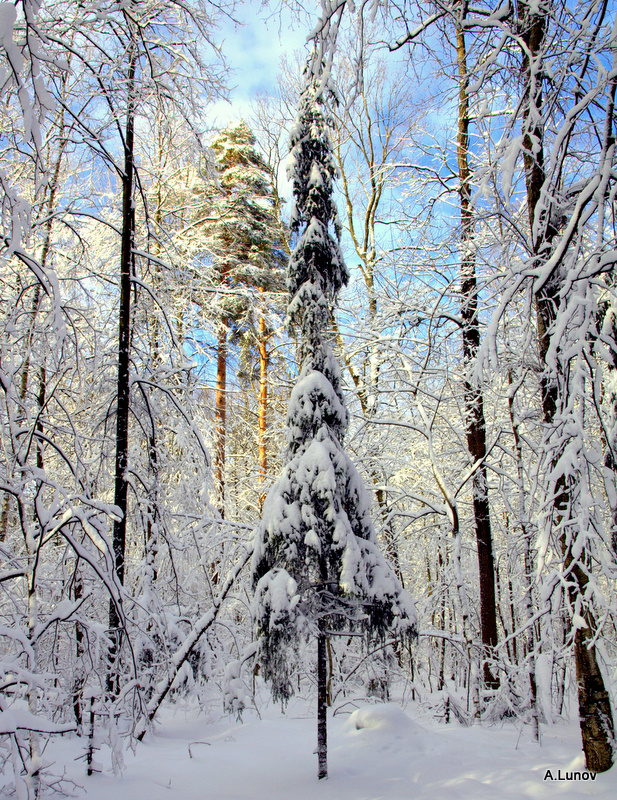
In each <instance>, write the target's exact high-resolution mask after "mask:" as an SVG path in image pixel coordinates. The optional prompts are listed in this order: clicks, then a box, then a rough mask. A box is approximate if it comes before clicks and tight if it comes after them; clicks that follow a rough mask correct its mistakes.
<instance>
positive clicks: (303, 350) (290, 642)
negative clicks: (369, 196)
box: [252, 77, 416, 700]
mask: <svg viewBox="0 0 617 800" xmlns="http://www.w3.org/2000/svg"><path fill="white" fill-rule="evenodd" d="M328 127H329V121H328V119H327V118H326V116H325V114H324V98H323V93H322V92H321V91H320V89H319V80H318V79H317V78H315V77H312V78H311V79H310V80H309V82H308V85H307V87H306V88H305V90H304V91H303V93H302V95H301V98H300V104H299V111H298V115H297V118H296V121H295V123H294V125H293V127H292V130H291V135H290V144H291V155H290V159H289V164H288V172H289V177H290V178H291V179H292V180H293V187H294V189H293V191H294V196H295V209H294V212H293V217H292V225H293V227H294V229H295V230H296V231H298V232H299V233H300V236H299V239H298V242H297V245H296V247H295V249H294V251H293V253H292V255H291V258H290V261H289V271H288V278H287V284H288V290H289V296H290V300H289V306H288V322H289V323H290V325H291V326H292V327H293V329H294V331H295V333H296V337H297V340H298V345H299V351H300V358H301V369H300V375H299V379H298V382H297V384H296V386H295V388H294V390H293V392H292V394H291V398H290V402H289V409H288V414H287V431H288V434H287V436H288V444H287V450H286V455H285V460H286V464H285V466H284V468H283V470H282V473H281V475H280V477H279V479H278V480H277V481H276V483H275V484H274V486H273V487H272V489H271V491H270V493H269V495H268V498H267V500H266V503H265V506H264V513H263V520H262V523H261V526H260V528H259V530H258V533H257V537H256V542H255V551H254V555H253V561H252V581H253V588H254V591H255V598H254V617H255V624H256V629H257V635H258V639H259V650H258V659H259V662H260V665H261V668H262V674H263V675H264V677H265V678H266V680H268V681H269V682H270V683H271V686H272V692H273V695H274V697H275V698H278V699H282V700H286V699H288V698H289V697H290V695H291V694H292V692H293V689H292V683H291V680H290V679H291V677H292V675H293V673H294V670H295V669H296V665H297V652H298V644H299V642H300V641H301V640H303V639H307V638H309V637H312V636H319V634H320V633H327V632H329V631H340V630H362V631H365V632H366V633H367V634H368V636H369V637H370V638H377V639H383V637H384V635H385V633H386V631H387V630H390V631H391V632H392V633H393V634H395V635H397V636H401V637H406V638H408V639H409V638H412V637H413V636H415V634H416V615H415V611H414V607H413V604H412V602H411V600H410V598H409V596H408V595H407V593H406V592H405V591H404V590H403V589H402V587H401V584H400V582H399V580H398V579H397V578H396V576H395V574H394V571H393V570H392V569H391V568H390V566H389V565H388V564H387V562H386V561H385V559H384V557H383V555H382V554H381V552H380V550H379V547H378V545H377V540H376V536H375V532H374V529H373V525H372V522H371V517H370V499H369V497H368V495H367V493H366V491H365V488H364V485H363V482H362V479H361V477H360V475H359V474H358V472H357V470H356V469H355V467H354V465H353V464H352V462H351V460H350V459H349V457H348V456H347V454H346V453H345V450H344V449H343V438H344V435H345V431H346V428H347V421H348V415H347V410H346V408H345V403H344V400H343V397H342V393H341V387H340V373H339V368H338V364H337V361H336V359H335V357H334V355H333V352H332V348H331V345H330V340H331V338H332V332H331V325H330V320H331V306H332V305H333V304H334V303H335V301H336V296H337V293H338V291H339V289H340V288H341V287H342V286H343V285H345V284H346V283H347V280H348V273H347V268H346V266H345V263H344V260H343V257H342V254H341V251H340V249H339V243H338V239H339V235H340V225H339V221H338V217H337V212H336V208H335V205H334V202H333V199H332V182H333V179H334V178H335V177H336V172H337V170H336V167H335V163H334V160H333V155H332V150H331V145H330V139H329V135H328Z"/></svg>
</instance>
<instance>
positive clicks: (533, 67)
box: [519, 2, 614, 772]
mask: <svg viewBox="0 0 617 800" xmlns="http://www.w3.org/2000/svg"><path fill="white" fill-rule="evenodd" d="M519 23H520V24H521V29H522V30H521V34H522V39H523V41H524V43H525V45H526V50H523V74H524V76H525V97H524V99H525V103H524V109H525V110H524V115H523V129H524V136H523V151H524V165H525V179H526V188H527V209H528V216H529V224H530V230H531V244H532V255H533V256H534V258H535V260H536V264H537V265H541V264H542V263H543V261H544V260H545V259H546V258H547V257H548V255H549V254H550V251H551V247H552V245H553V241H554V239H555V237H556V236H557V234H558V231H557V230H556V229H555V227H554V226H553V224H552V222H551V219H550V213H549V209H542V206H541V204H540V198H541V194H542V188H543V186H544V182H545V178H546V175H545V170H544V150H543V143H544V135H543V133H544V132H543V129H542V124H541V121H540V120H541V110H542V84H541V79H538V76H539V75H540V74H541V73H540V70H539V69H538V61H539V59H541V49H542V45H543V41H544V37H545V32H546V16H545V15H544V14H539V13H535V12H534V11H532V9H531V7H530V6H529V5H528V3H527V2H524V3H523V2H521V3H520V4H519ZM534 62H535V63H534ZM560 290H561V285H560V278H559V275H558V274H553V275H552V276H551V278H550V279H549V280H547V281H546V282H545V283H544V285H543V287H542V288H541V290H540V291H539V292H537V293H536V296H535V300H536V309H537V331H538V351H539V357H540V365H541V368H542V370H543V372H542V375H541V380H540V386H541V395H542V411H543V418H544V422H545V424H546V426H547V428H548V429H550V427H551V426H552V424H553V422H554V419H555V416H556V414H557V411H558V409H559V407H560V403H561V401H562V400H563V398H562V396H561V393H562V392H563V391H564V390H562V389H561V388H560V384H559V382H558V377H559V376H558V375H556V374H555V372H554V371H549V368H548V365H547V353H548V350H549V347H550V344H551V336H552V329H553V326H554V323H555V321H556V319H557V309H558V303H559V300H560ZM555 460H556V459H555ZM572 488H573V487H572V486H571V485H570V483H569V482H568V481H567V480H566V478H565V476H563V475H562V476H561V477H560V478H559V479H558V481H557V485H556V486H555V492H554V495H555V498H554V501H553V523H552V524H553V526H554V527H555V528H557V529H561V534H560V540H561V548H562V553H563V565H564V571H565V572H566V573H567V574H568V575H569V578H570V580H569V583H568V596H569V601H570V604H571V606H572V607H573V608H576V607H577V605H578V603H579V602H580V601H581V600H582V599H583V598H584V596H585V589H586V586H587V583H588V577H587V574H586V573H585V571H584V570H583V568H582V566H581V560H584V559H585V558H586V553H585V552H583V553H581V554H580V555H577V557H576V558H575V557H574V555H573V553H572V549H573V544H574V543H573V542H568V541H567V538H566V533H565V527H564V523H565V522H566V520H567V519H568V517H569V514H570V496H571V493H572ZM583 602H584V601H583ZM582 616H583V619H584V623H585V627H580V626H578V625H577V627H576V629H575V631H574V637H573V638H574V658H575V664H576V679H577V686H578V704H579V717H580V726H581V736H582V741H583V751H584V753H585V759H586V763H587V768H588V769H589V770H593V771H595V772H604V771H606V770H608V769H610V768H611V766H612V765H613V759H614V753H613V744H612V742H613V737H614V734H613V731H614V725H613V717H612V711H611V705H610V699H609V696H608V693H607V691H606V687H605V684H604V679H603V677H602V672H601V669H600V665H599V663H598V660H597V654H596V647H595V641H594V636H595V631H596V623H595V619H594V615H593V612H592V610H591V608H589V607H588V606H587V607H586V608H584V610H583V613H582Z"/></svg>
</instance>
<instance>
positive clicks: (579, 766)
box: [0, 701, 617, 800]
mask: <svg viewBox="0 0 617 800" xmlns="http://www.w3.org/2000/svg"><path fill="white" fill-rule="evenodd" d="M357 725H359V726H360V728H359V729H358V727H357ZM85 744H86V742H85V740H84V739H78V738H76V737H75V738H70V737H57V738H55V740H54V741H53V742H52V743H50V745H49V747H48V748H47V750H46V752H45V759H46V760H47V761H50V760H51V761H53V762H54V766H53V767H51V772H53V773H56V774H61V773H62V772H63V771H65V778H66V779H69V780H70V781H74V782H75V786H73V785H70V784H64V785H65V787H67V791H69V792H70V793H71V794H72V795H73V796H76V797H80V798H87V800H112V798H113V800H172V798H173V800H175V799H176V798H178V800H289V798H293V799H294V800H317V799H319V800H424V799H425V798H427V799H428V798H430V799H431V800H450V798H453V799H454V798H456V800H483V798H489V799H490V800H496V798H506V799H508V800H509V799H510V798H512V799H513V800H514V798H517V799H518V798H520V799H521V800H522V799H523V798H534V799H536V798H562V797H566V798H568V800H577V798H587V797H594V798H601V799H602V800H609V799H610V800H614V798H615V797H617V767H613V769H611V770H610V771H609V772H608V773H604V774H603V775H598V776H597V777H596V779H595V780H593V781H592V780H586V781H583V780H563V779H562V780H559V778H560V776H561V778H564V777H565V776H566V772H568V773H570V772H572V771H578V772H584V762H583V755H582V752H581V751H580V733H579V730H578V727H577V725H576V723H575V722H570V723H561V724H559V725H552V726H546V725H545V726H543V734H542V746H538V745H537V744H536V743H535V742H534V741H533V740H532V737H531V728H530V727H529V726H521V724H520V723H519V722H513V721H507V722H503V723H499V724H496V725H491V726H486V725H475V726H473V727H470V728H465V727H462V726H460V725H459V723H458V722H452V723H450V724H448V725H446V724H443V723H440V722H438V721H436V720H434V719H433V718H432V717H430V716H428V715H427V714H426V712H424V711H423V710H422V709H421V708H420V707H419V706H417V705H414V704H413V703H412V704H409V705H408V706H407V707H406V709H405V711H402V710H401V709H400V708H399V707H398V706H396V705H394V704H387V705H373V706H364V707H362V708H361V709H360V710H359V711H357V712H356V714H355V716H350V715H349V714H347V715H343V714H337V715H336V716H334V717H333V718H331V719H330V720H329V773H330V774H329V779H328V780H327V781H322V782H318V781H317V779H316V769H317V764H316V756H315V755H314V754H313V751H314V747H315V719H314V716H313V714H312V710H311V708H310V707H309V706H308V705H307V704H306V703H304V702H302V701H296V702H292V704H290V707H289V708H288V710H287V713H286V714H285V715H282V714H281V713H280V710H279V709H278V708H276V707H272V706H270V707H268V708H266V709H265V711H264V709H262V711H261V719H260V718H259V717H258V715H257V714H256V713H255V712H254V711H252V712H250V711H249V712H245V715H244V721H243V722H237V721H236V720H235V719H233V718H231V717H221V716H220V715H216V716H213V715H207V714H205V713H203V712H200V711H199V710H197V709H196V708H191V707H189V706H186V705H182V704H178V705H168V706H167V707H166V708H164V709H163V710H162V714H161V716H160V718H159V724H158V725H157V726H156V730H155V731H154V732H153V733H151V734H149V735H148V736H147V738H146V739H145V741H144V742H143V743H142V744H140V745H138V746H137V748H136V750H135V752H133V751H130V750H129V751H128V752H126V753H125V754H124V768H123V770H122V773H121V774H120V775H114V774H113V772H112V770H111V756H110V750H109V748H107V747H105V746H102V747H101V749H100V750H99V751H98V753H97V754H96V757H97V761H99V762H100V764H101V766H102V772H101V773H100V774H96V775H93V776H92V777H87V776H86V775H85V764H84V760H83V753H84V746H85ZM80 756H81V758H80ZM547 770H550V771H551V773H552V776H553V778H554V780H552V781H551V780H550V779H546V780H545V779H544V778H545V775H546V773H547ZM560 770H561V773H560V772H559V771H560ZM0 780H1V779H0ZM1 794H2V788H1V786H0V795H1ZM56 796H57V795H56Z"/></svg>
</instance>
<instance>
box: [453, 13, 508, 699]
mask: <svg viewBox="0 0 617 800" xmlns="http://www.w3.org/2000/svg"><path fill="white" fill-rule="evenodd" d="M465 12H466V3H463V5H462V17H461V21H460V23H459V24H457V28H456V49H457V61H458V75H459V105H458V131H457V147H456V150H457V160H458V171H459V200H460V210H461V251H462V255H461V319H462V335H463V359H464V365H465V370H466V373H467V374H466V377H465V384H464V391H465V428H466V433H467V447H468V450H469V455H470V456H471V462H472V464H479V466H478V468H477V469H476V471H475V473H474V475H473V483H472V494H473V512H474V520H475V528H476V543H477V548H478V574H479V581H480V629H481V635H482V645H483V647H484V650H485V652H484V670H483V677H484V684H485V686H486V687H487V688H490V689H496V688H498V686H499V678H498V676H497V673H496V672H495V670H494V669H492V668H491V666H490V661H491V659H492V658H493V653H494V648H495V647H496V645H497V608H496V602H495V561H494V557H493V537H492V532H491V519H490V507H489V499H488V488H487V474H486V463H485V459H486V423H485V419H484V400H483V396H482V390H481V389H480V387H479V386H478V381H477V379H475V378H473V377H472V371H473V368H474V366H475V361H476V357H477V354H478V349H479V347H480V326H479V321H478V285H477V279H476V264H475V254H474V219H473V209H472V206H471V174H470V170H469V157H468V153H469V151H468V148H469V97H468V83H469V76H468V73H467V50H466V44H465V35H464V33H463V29H462V18H463V17H464V14H465Z"/></svg>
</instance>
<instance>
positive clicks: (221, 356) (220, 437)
mask: <svg viewBox="0 0 617 800" xmlns="http://www.w3.org/2000/svg"><path fill="white" fill-rule="evenodd" d="M227 323H228V320H227V318H225V319H222V320H221V323H220V327H219V332H218V347H217V359H216V395H215V399H214V484H215V491H216V507H217V508H218V511H219V514H220V516H221V519H225V439H226V434H227V421H226V420H227Z"/></svg>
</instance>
